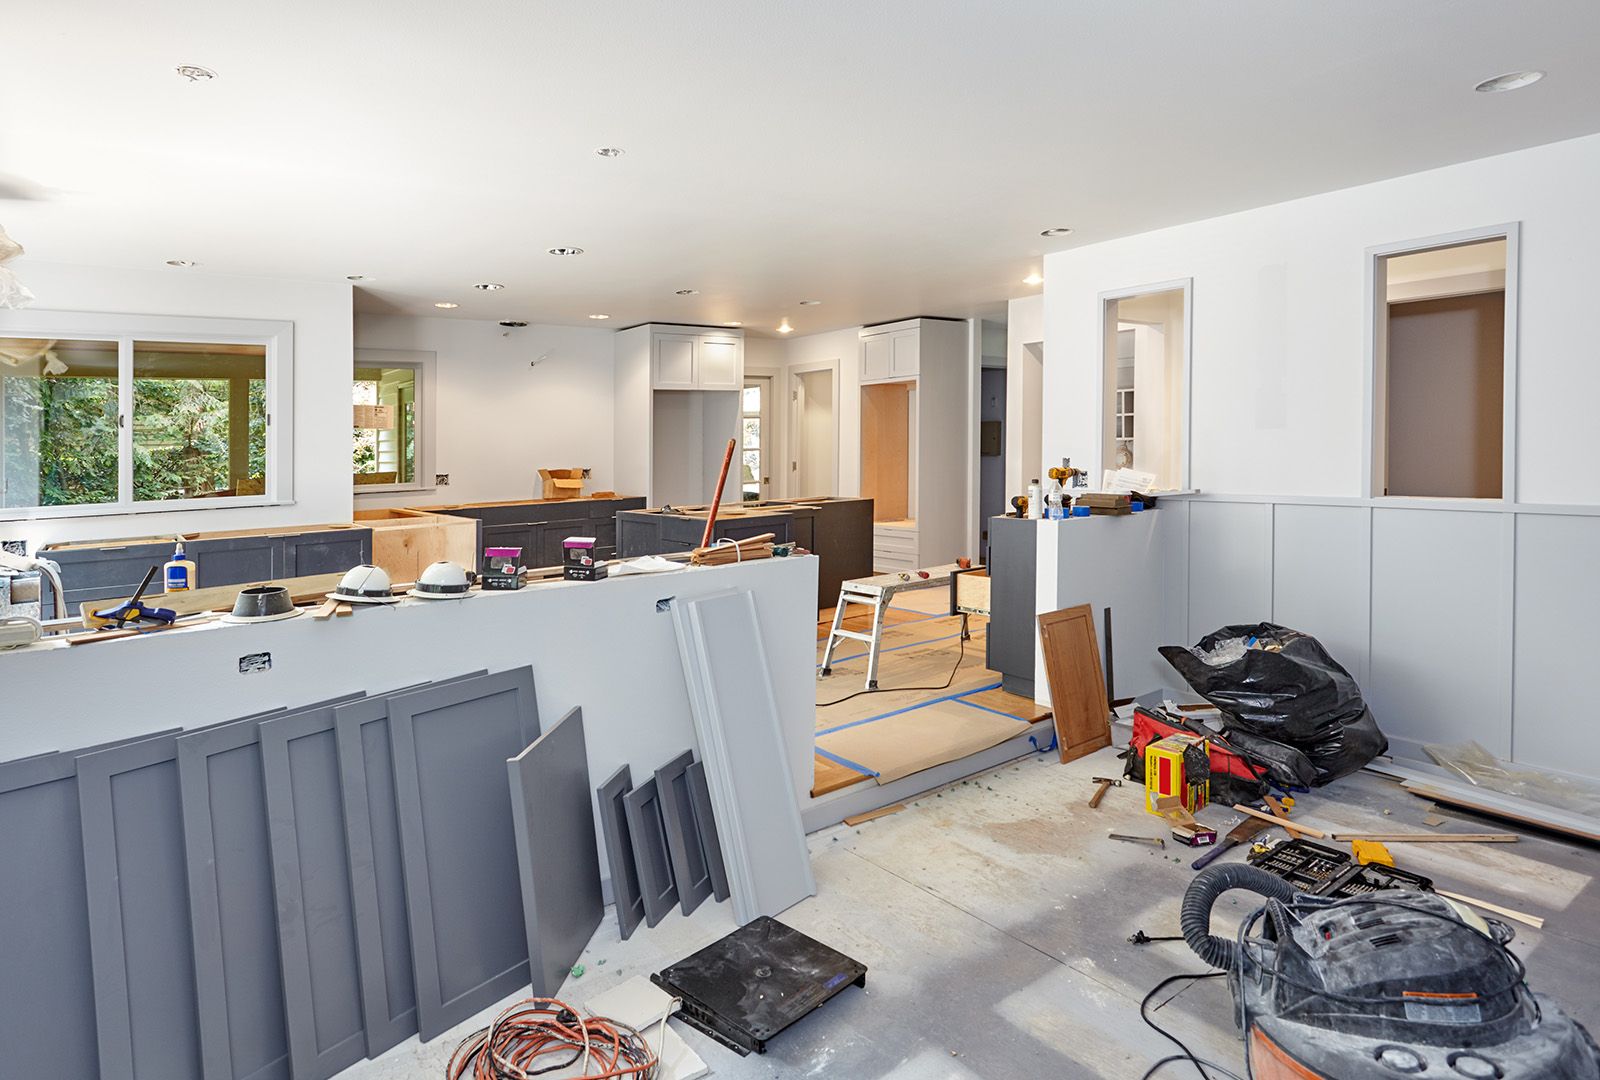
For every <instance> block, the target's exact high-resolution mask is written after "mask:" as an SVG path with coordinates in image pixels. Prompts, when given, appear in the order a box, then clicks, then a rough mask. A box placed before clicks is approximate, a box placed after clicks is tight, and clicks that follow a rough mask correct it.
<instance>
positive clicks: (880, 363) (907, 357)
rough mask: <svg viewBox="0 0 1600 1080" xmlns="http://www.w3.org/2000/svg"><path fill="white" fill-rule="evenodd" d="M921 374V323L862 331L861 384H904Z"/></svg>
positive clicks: (904, 323) (911, 322)
mask: <svg viewBox="0 0 1600 1080" xmlns="http://www.w3.org/2000/svg"><path fill="white" fill-rule="evenodd" d="M921 373H922V321H921V320H918V319H910V320H906V321H905V322H900V323H891V324H889V325H886V326H870V327H867V328H866V329H865V330H863V331H861V381H862V382H864V383H870V382H905V381H907V380H909V379H915V378H916V377H917V376H918V375H920V374H921Z"/></svg>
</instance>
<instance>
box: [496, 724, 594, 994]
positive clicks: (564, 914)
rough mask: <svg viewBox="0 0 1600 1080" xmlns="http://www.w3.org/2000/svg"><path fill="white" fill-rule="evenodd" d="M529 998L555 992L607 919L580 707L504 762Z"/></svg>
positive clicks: (587, 755) (587, 754)
mask: <svg viewBox="0 0 1600 1080" xmlns="http://www.w3.org/2000/svg"><path fill="white" fill-rule="evenodd" d="M506 769H507V774H508V778H509V780H510V783H511V807H512V825H513V831H514V832H515V834H516V839H517V866H518V869H519V871H520V873H521V877H522V911H523V921H524V925H525V926H526V928H527V930H526V932H527V937H528V967H529V973H530V976H531V981H532V984H533V989H532V996H534V997H553V996H554V995H555V993H556V991H558V990H560V989H561V984H562V982H563V981H564V980H565V979H566V977H567V974H568V972H570V971H571V970H572V965H573V964H575V963H577V960H578V957H579V956H581V955H582V954H583V950H584V949H585V948H586V947H587V946H588V944H589V939H590V938H591V937H593V936H594V932H595V928H596V927H598V926H599V925H600V920H601V919H603V918H604V917H605V911H606V905H605V900H604V899H603V898H602V897H601V895H600V853H599V851H598V850H597V849H596V847H595V842H594V835H595V834H594V802H593V799H594V796H593V794H592V792H591V790H590V788H589V751H588V748H587V746H586V744H585V742H584V738H583V710H581V709H573V710H572V711H571V712H569V713H568V714H567V715H566V716H564V717H562V719H561V721H560V722H559V723H557V724H556V726H555V727H553V728H551V729H550V730H549V731H547V732H545V733H544V734H543V735H541V736H539V738H538V739H537V740H536V741H535V742H534V743H533V744H532V745H531V746H529V747H528V748H527V749H526V750H524V751H523V752H522V753H521V754H518V755H517V756H516V757H514V758H512V759H511V760H510V761H508V762H506Z"/></svg>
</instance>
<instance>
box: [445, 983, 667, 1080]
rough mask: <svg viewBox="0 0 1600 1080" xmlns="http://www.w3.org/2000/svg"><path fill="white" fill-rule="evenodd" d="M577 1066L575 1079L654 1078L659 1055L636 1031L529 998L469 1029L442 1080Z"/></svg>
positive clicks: (497, 1079)
mask: <svg viewBox="0 0 1600 1080" xmlns="http://www.w3.org/2000/svg"><path fill="white" fill-rule="evenodd" d="M572 1065H581V1068H582V1069H583V1070H584V1071H582V1072H579V1073H572V1074H569V1075H570V1076H571V1077H573V1080H609V1078H611V1077H623V1076H626V1077H632V1078H634V1080H653V1078H654V1077H655V1076H656V1074H657V1071H658V1065H659V1059H658V1058H657V1057H656V1054H655V1051H653V1050H651V1049H650V1044H649V1043H647V1042H646V1041H645V1039H644V1036H643V1035H641V1034H640V1033H639V1032H638V1031H636V1030H634V1029H633V1028H631V1027H629V1026H628V1025H626V1024H622V1023H618V1022H617V1021H615V1020H607V1019H604V1018H603V1017H598V1016H590V1017H584V1016H582V1015H581V1014H580V1013H579V1012H578V1010H577V1009H574V1008H573V1007H572V1006H570V1005H568V1004H567V1003H566V1002H564V1001H558V1000H556V999H555V998H528V999H527V1000H525V1001H519V1002H517V1003H516V1004H515V1005H513V1006H511V1007H510V1008H509V1009H507V1010H506V1011H505V1012H503V1013H501V1014H500V1015H499V1016H497V1017H495V1020H494V1023H492V1024H490V1025H489V1026H488V1027H486V1028H481V1029H479V1030H478V1031H475V1032H473V1033H472V1034H471V1035H468V1036H467V1037H466V1039H464V1040H463V1041H462V1043H461V1045H460V1046H458V1047H456V1052H455V1053H454V1054H452V1055H451V1056H450V1064H449V1065H447V1066H446V1067H445V1077H446V1080H531V1078H532V1077H535V1076H538V1075H539V1074H541V1073H548V1072H555V1071H557V1070H565V1069H566V1068H567V1067H569V1066H572Z"/></svg>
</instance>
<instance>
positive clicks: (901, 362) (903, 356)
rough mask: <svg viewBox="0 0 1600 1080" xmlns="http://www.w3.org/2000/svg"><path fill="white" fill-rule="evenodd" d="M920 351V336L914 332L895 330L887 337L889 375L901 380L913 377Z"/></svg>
mask: <svg viewBox="0 0 1600 1080" xmlns="http://www.w3.org/2000/svg"><path fill="white" fill-rule="evenodd" d="M921 351H922V335H921V333H920V332H918V331H916V330H896V331H895V332H894V333H893V334H890V335H889V375H890V377H892V378H896V379H903V378H906V377H907V376H910V375H915V374H916V373H917V368H918V366H919V365H918V362H917V361H918V356H919V354H920V353H921Z"/></svg>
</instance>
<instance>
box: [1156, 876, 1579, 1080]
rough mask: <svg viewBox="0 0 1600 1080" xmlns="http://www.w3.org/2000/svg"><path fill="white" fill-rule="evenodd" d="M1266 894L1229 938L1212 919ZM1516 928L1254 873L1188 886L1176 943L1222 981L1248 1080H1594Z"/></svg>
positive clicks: (1421, 898) (1398, 899)
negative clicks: (1238, 893) (1233, 897)
mask: <svg viewBox="0 0 1600 1080" xmlns="http://www.w3.org/2000/svg"><path fill="white" fill-rule="evenodd" d="M1234 889H1243V890H1248V891H1250V892H1254V893H1257V894H1259V895H1261V896H1263V897H1266V901H1267V902H1266V904H1265V905H1264V906H1263V907H1261V908H1259V909H1258V910H1257V911H1255V912H1254V913H1253V914H1252V915H1250V916H1249V917H1247V918H1246V919H1245V920H1244V922H1243V923H1242V924H1241V925H1240V928H1239V932H1238V934H1237V935H1236V936H1235V937H1234V938H1233V939H1232V940H1230V939H1227V938H1223V937H1218V936H1215V935H1213V934H1212V933H1211V909H1212V906H1213V905H1214V904H1215V903H1216V902H1217V898H1218V897H1220V896H1221V895H1222V894H1223V893H1225V892H1228V891H1230V890H1234ZM1512 935H1513V931H1512V930H1511V928H1510V927H1508V926H1507V925H1505V924H1504V923H1501V922H1498V921H1496V920H1493V919H1487V920H1486V919H1483V918H1480V917H1479V916H1478V915H1476V914H1475V913H1473V912H1472V911H1470V910H1468V909H1466V908H1464V907H1460V906H1457V905H1456V904H1453V903H1451V902H1450V901H1448V900H1446V899H1444V898H1443V897H1440V896H1436V895H1434V894H1433V893H1430V892H1414V891H1410V890H1399V889H1396V890H1387V891H1383V892H1374V893H1369V894H1366V895H1360V896H1352V897H1347V898H1344V899H1332V898H1328V897H1319V896H1310V895H1307V894H1305V893H1300V892H1298V891H1296V889H1295V888H1294V886H1292V885H1290V884H1289V883H1288V882H1286V881H1285V880H1283V879H1282V878H1280V877H1277V876H1276V875H1274V874H1271V873H1268V872H1267V871H1265V870H1262V869H1259V868H1257V867H1253V866H1244V865H1239V864H1224V865H1218V866H1211V867H1207V868H1206V869H1205V870H1202V871H1201V872H1200V873H1199V874H1198V875H1196V877H1195V879H1194V881H1193V882H1191V883H1190V885H1189V889H1188V891H1187V892H1186V893H1185V894H1184V898H1183V936H1184V939H1185V940H1186V941H1187V942H1188V943H1189V947H1190V948H1192V949H1193V950H1194V951H1195V953H1196V954H1198V955H1199V957H1200V959H1202V960H1204V961H1205V962H1206V963H1207V964H1210V965H1211V966H1212V967H1215V968H1221V969H1223V970H1225V971H1227V972H1228V983H1229V986H1230V987H1231V989H1232V991H1233V1000H1234V1006H1235V1008H1236V1010H1237V1015H1236V1019H1237V1021H1238V1023H1239V1027H1240V1030H1241V1031H1243V1032H1244V1037H1245V1043H1246V1049H1245V1054H1246V1058H1247V1060H1248V1062H1249V1068H1250V1076H1251V1077H1252V1078H1253V1080H1445V1078H1449V1080H1600V1049H1597V1048H1596V1046H1595V1043H1594V1040H1593V1039H1592V1038H1590V1036H1589V1033H1588V1032H1587V1031H1586V1030H1584V1028H1583V1027H1582V1026H1581V1025H1579V1024H1578V1023H1577V1022H1575V1021H1573V1020H1572V1019H1570V1018H1569V1017H1568V1016H1566V1014H1564V1013H1563V1012H1562V1011H1561V1010H1560V1009H1559V1008H1557V1007H1556V1006H1555V1005H1554V1004H1553V1003H1552V1002H1550V1001H1549V1000H1547V999H1544V998H1541V997H1539V996H1538V995H1537V994H1534V993H1533V992H1532V991H1530V990H1529V989H1528V987H1527V985H1526V983H1525V982H1524V975H1525V972H1524V970H1523V966H1522V961H1521V960H1520V959H1519V958H1518V957H1517V956H1516V955H1515V954H1513V953H1512V952H1511V951H1510V950H1509V949H1508V948H1506V945H1507V943H1508V942H1510V940H1511V938H1512Z"/></svg>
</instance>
